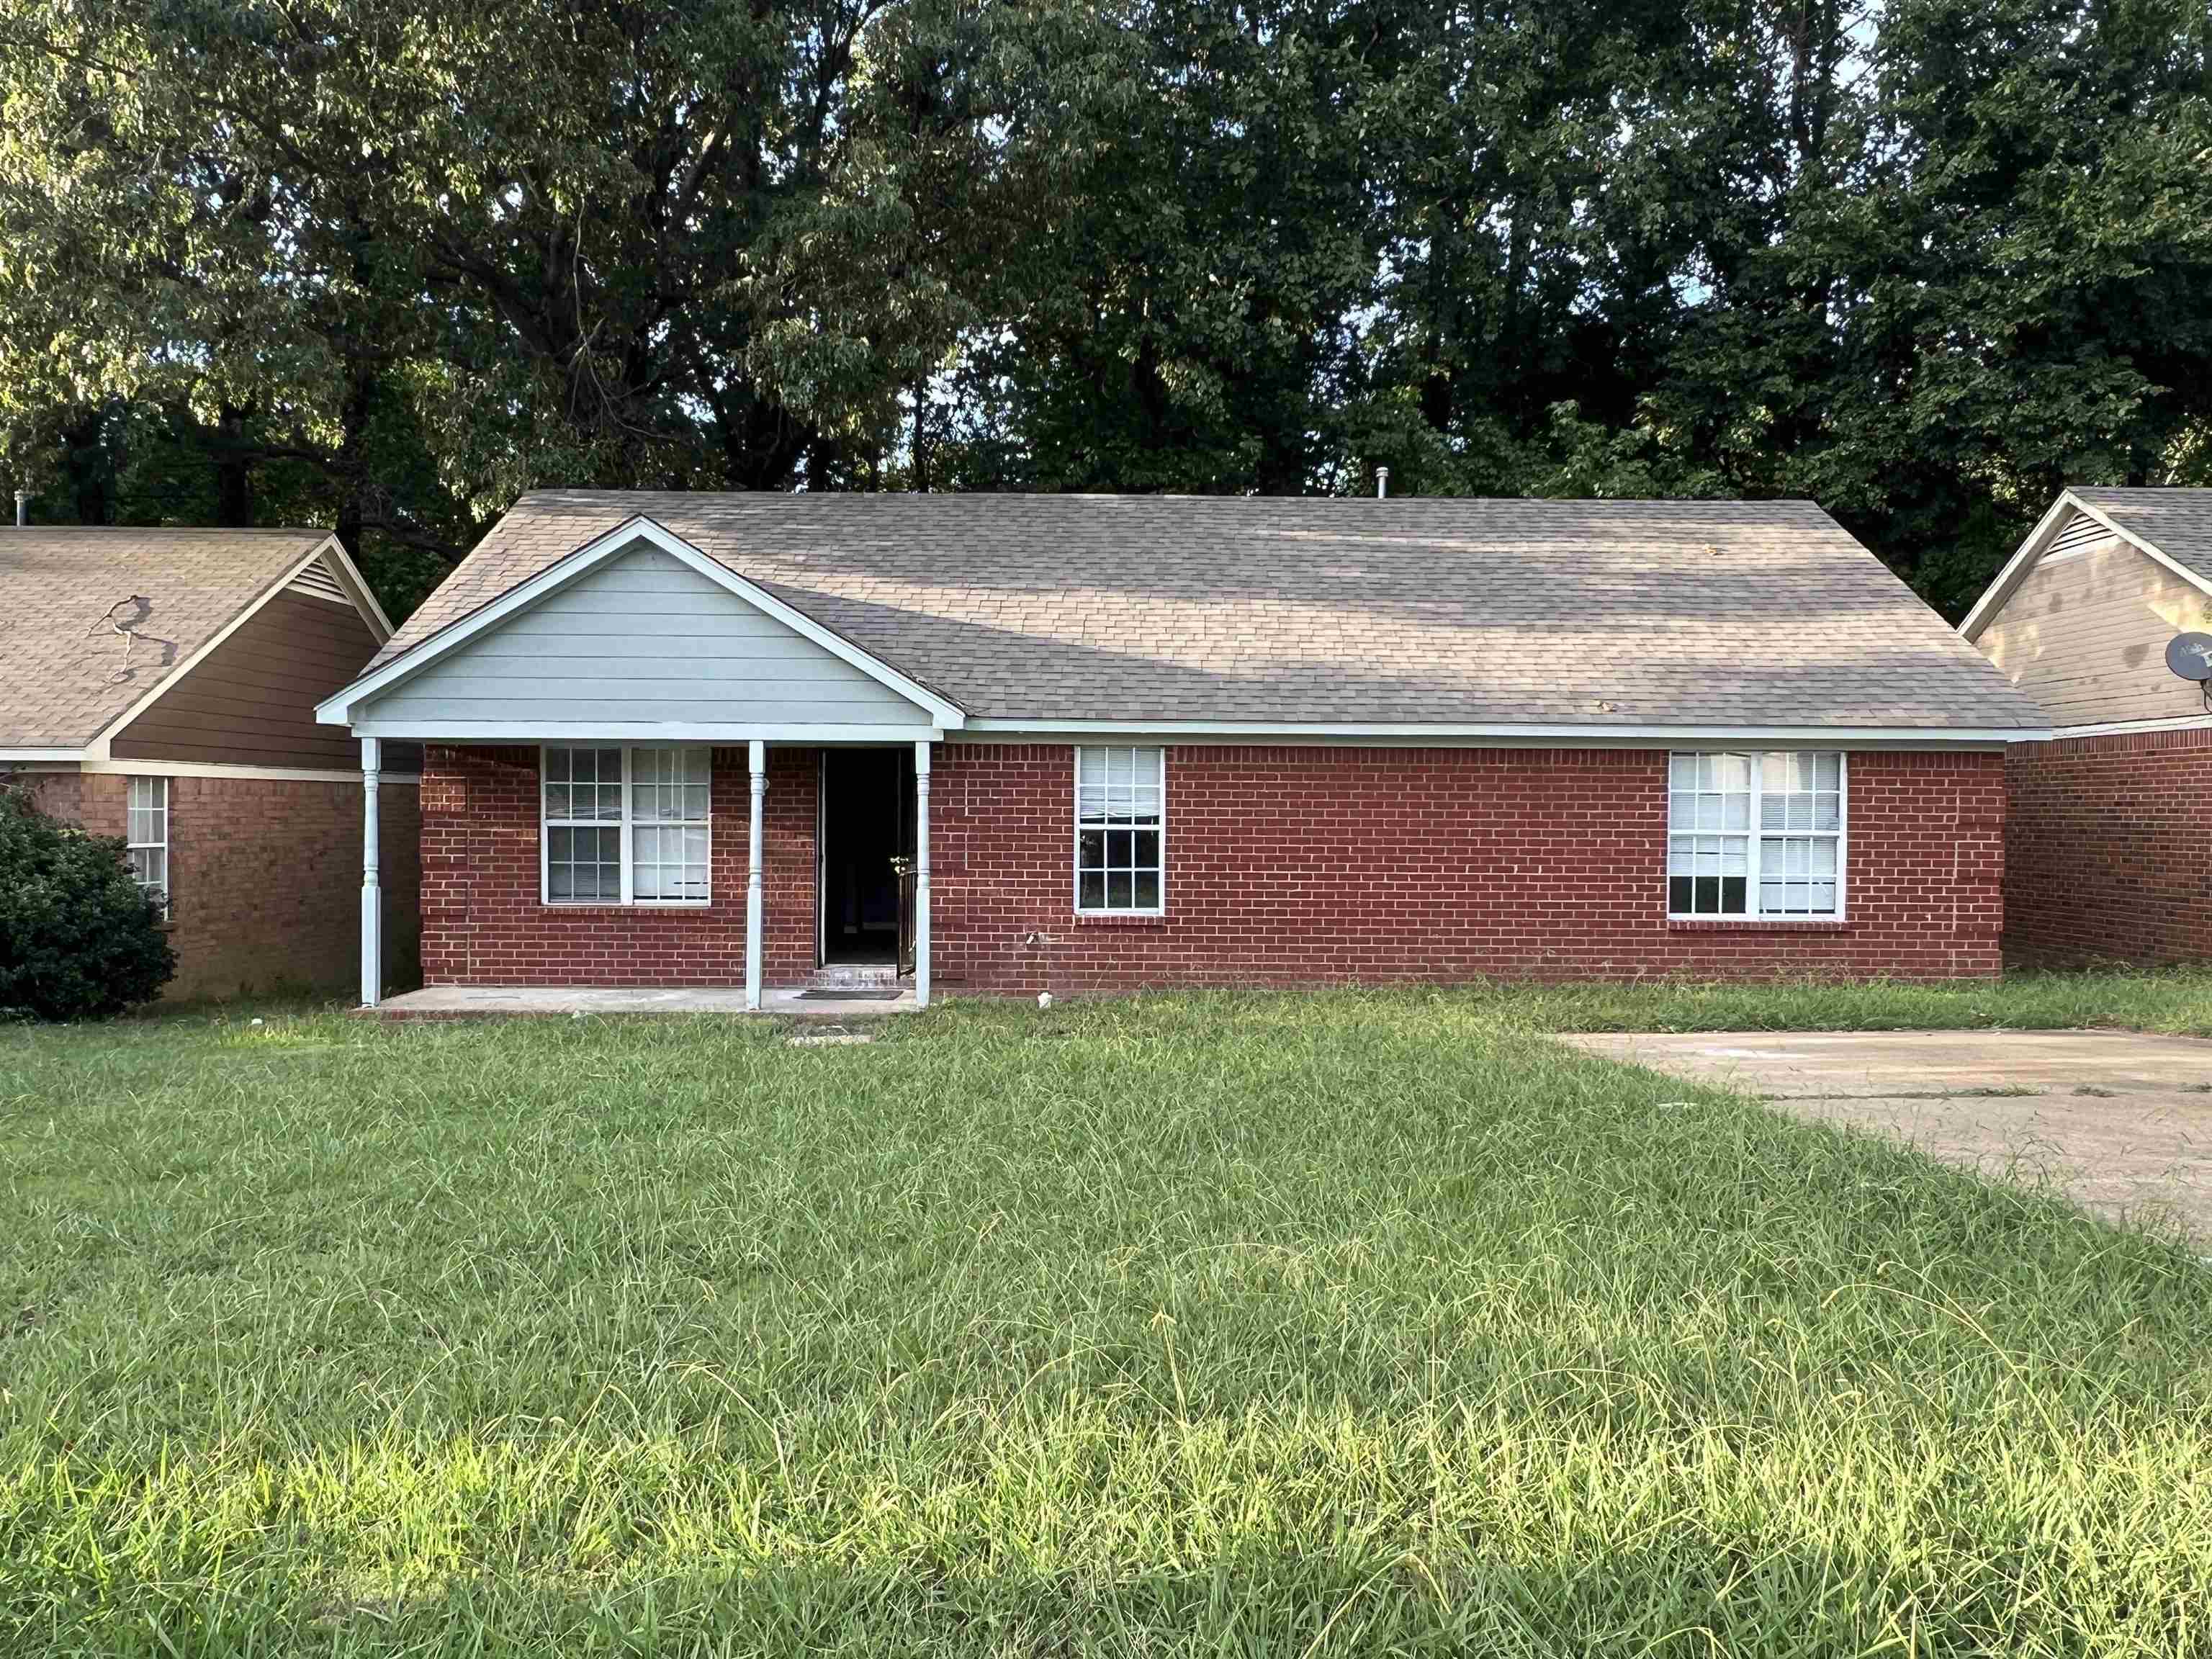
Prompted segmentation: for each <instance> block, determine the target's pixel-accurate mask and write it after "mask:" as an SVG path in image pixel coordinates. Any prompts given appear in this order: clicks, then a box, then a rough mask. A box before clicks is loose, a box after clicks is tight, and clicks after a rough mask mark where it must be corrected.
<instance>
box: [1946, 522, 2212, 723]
mask: <svg viewBox="0 0 2212 1659" xmlns="http://www.w3.org/2000/svg"><path fill="white" fill-rule="evenodd" d="M2069 532H2070V534H2069ZM2069 532H2062V533H2061V535H2060V537H2059V538H2057V541H2056V543H2055V544H2054V546H2053V548H2052V550H2051V552H2049V553H2047V554H2045V556H2044V557H2043V559H2042V560H2041V562H2039V563H2038V564H2037V565H2036V567H2035V568H2034V569H2033V570H2031V571H2030V572H2028V574H2027V576H2026V577H2025V578H2023V579H2022V580H2021V583H2020V585H2019V586H2017V587H2016V588H2015V589H2014V591H2013V593H2012V597H2011V598H2010V599H2008V600H2006V601H2005V603H2004V605H2003V606H2002V609H2000V610H1999V611H1997V612H1996V614H1995V615H1994V616H1993V617H1990V619H1989V620H1988V621H1987V622H1986V623H1984V626H1983V629H1982V631H1981V635H1980V639H1979V641H1978V642H1979V644H1980V645H1981V647H1982V649H1983V650H1984V651H1985V652H1986V653H1988V654H1989V658H1990V661H1992V662H1994V663H1995V664H1996V665H1997V666H1998V667H1999V668H2001V669H2002V670H2003V671H2004V674H2005V678H2008V679H2009V680H2010V681H2011V682H2012V683H2013V684H2015V685H2017V686H2018V687H2020V689H2021V690H2023V691H2025V692H2027V694H2028V695H2029V696H2032V697H2033V698H2034V699H2035V700H2036V701H2037V702H2039V703H2041V704H2042V705H2043V707H2044V709H2045V712H2046V713H2047V714H2049V715H2050V716H2051V723H2052V724H2053V725H2054V726H2095V725H2104V724H2109V723H2112V722H2116V721H2121V720H2179V719H2184V718H2186V717H2187V716H2190V715H2192V714H2203V712H2204V707H2203V702H2202V700H2201V699H2200V697H2199V696H2198V694H2197V688H2196V687H2195V686H2194V685H2191V684H2189V683H2188V682H2187V681H2186V680H2182V679H2178V678H2175V676H2174V674H2173V672H2172V671H2171V670H2170V669H2168V668H2167V667H2166V642H2167V641H2170V640H2172V637H2173V636H2174V635H2176V634H2179V633H2181V632H2183V631H2184V630H2185V629H2192V628H2206V627H2212V594H2207V593H2206V592H2204V591H2203V589H2202V588H2199V587H2197V586H2195V585H2194V584H2192V583H2191V582H2189V581H2186V580H2184V579H2183V578H2181V577H2180V576H2179V575H2176V574H2174V573H2173V572H2172V570H2171V569H2169V568H2166V567H2165V566H2163V565H2160V563H2158V562H2156V561H2155V560H2154V559H2152V558H2151V557H2150V556H2148V554H2146V553H2144V552H2143V551H2142V550H2141V549H2140V548H2137V547H2136V546H2135V545H2133V544H2130V543H2129V542H2126V541H2124V540H2122V539H2121V538H2119V537H2118V536H2116V535H2114V534H2113V533H2112V532H2111V531H2109V530H2106V528H2105V527H2104V526H2102V525H2100V524H2099V523H2098V522H2097V521H2096V520H2094V519H2091V518H2089V517H2088V516H2087V514H2076V515H2075V524H2074V525H2073V526H2069Z"/></svg>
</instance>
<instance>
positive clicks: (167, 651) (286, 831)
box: [0, 526, 416, 1000]
mask: <svg viewBox="0 0 2212 1659" xmlns="http://www.w3.org/2000/svg"><path fill="white" fill-rule="evenodd" d="M391 632H392V628H391V624H390V623H388V622H386V620H385V617H384V614H383V612H382V611H380V610H379V609H378V607H377V604H376V600H375V599H374V596H373V595H371V594H370V592H368V588H367V587H366V586H364V585H363V584H362V580H361V576H360V574H359V573H358V572H357V571H356V570H355V569H354V568H353V565H352V563H351V562H350V561H349V560H348V559H347V557H346V555H345V551H344V550H343V548H342V547H341V546H340V545H339V544H338V543H337V540H336V539H335V538H332V537H331V535H330V534H329V533H328V532H325V531H315V530H160V529H149V530H109V529H88V528H82V529H81V528H67V529H62V528H45V527H37V528H22V527H20V526H19V527H17V528H15V529H0V787H17V788H24V789H27V790H29V791H30V792H31V793H33V796H34V798H35V799H37V800H38V801H39V803H40V805H41V806H42V807H43V808H45V810H46V811H48V812H50V813H52V814H53V815H55V816H58V817H64V818H67V819H70V820H71V821H74V822H76V823H82V824H83V825H84V826H85V827H86V828H87V829H93V830H96V831H98V832H99V833H100V834H102V835H108V836H121V837H124V838H125V840H126V841H127V842H129V843H130V851H129V857H130V860H131V866H132V868H133V870H134V872H136V873H137V877H138V879H139V883H140V884H141V885H142V886H143V887H145V888H146V889H147V890H149V891H150V892H155V893H158V894H159V895H160V896H161V897H162V899H163V901H164V902H165V904H166V906H167V911H168V917H169V921H168V926H169V928H170V942H171V943H172V945H173V946H174V947H175V950H176V954H177V973H176V977H175V978H174V979H173V980H172V981H170V983H169V986H168V988H167V992H166V993H165V995H166V996H167V997H168V998H170V999H172V1000H185V999H194V998H202V997H222V996H229V995H234V994H239V993H241V992H246V991H253V990H266V989H270V988H272V987H336V986H338V985H350V984H351V983H353V982H354V978H355V972H356V963H357V961H358V958H359V941H360V936H361V890H362V817H363V813H362V799H363V784H362V774H361V769H360V767H359V764H358V762H357V758H356V750H355V748H354V745H353V744H351V743H350V742H349V741H348V740H347V739H346V738H344V737H343V735H342V734H339V733H337V732H331V731H330V730H329V729H328V728H327V727H325V726H318V725H317V724H316V723H315V719H314V704H315V701H316V699H318V698H319V697H322V696H328V695H329V694H330V692H331V691H332V690H336V689H337V688H338V687H340V686H342V685H343V684H345V683H346V682H347V681H348V680H349V679H351V678H353V676H354V675H356V673H358V672H359V671H361V668H362V665H363V664H364V663H365V662H367V661H368V659H369V657H370V656H371V655H373V654H374V652H375V651H376V649H377V647H379V646H380V645H381V644H382V643H383V642H384V641H386V639H387V638H389V637H390V635H391ZM413 769H414V763H412V762H411V761H410V762H409V763H407V765H406V766H405V767H404V769H403V770H395V771H393V772H392V773H388V774H386V777H385V779H384V780H383V781H382V782H381V783H380V801H381V809H382V810H381V817H382V820H383V824H384V828H385V831H386V833H385V835H384V837H383V844H384V848H385V856H386V861H387V865H388V867H389V873H388V875H387V878H386V879H387V881H388V883H389V884H390V885H391V888H392V895H391V899H392V903H391V910H392V914H391V915H388V916H387V917H386V921H385V927H386V933H387V934H388V936H389V938H390V939H391V941H392V946H391V950H392V957H393V960H394V961H395V963H397V967H398V971H399V972H401V973H411V972H412V971H413V968H412V958H413V956H414V939H415V934H416V890H415V873H414V858H415V833H414V826H415V817H416V801H415V794H416V788H415V780H414V778H413V776H412V775H411V773H412V771H413Z"/></svg>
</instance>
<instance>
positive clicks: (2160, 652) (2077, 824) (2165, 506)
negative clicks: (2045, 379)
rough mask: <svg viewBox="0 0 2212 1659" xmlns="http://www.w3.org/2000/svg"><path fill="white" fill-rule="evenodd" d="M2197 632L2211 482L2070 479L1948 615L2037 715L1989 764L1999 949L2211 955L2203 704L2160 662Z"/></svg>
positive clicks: (2145, 959)
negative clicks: (1994, 780) (1999, 830)
mask: <svg viewBox="0 0 2212 1659" xmlns="http://www.w3.org/2000/svg"><path fill="white" fill-rule="evenodd" d="M2204 629H2212V489H2069V490H2068V491H2066V492H2065V493H2064V494H2063V495H2061V496H2060V497H2059V498H2058V500H2057V501H2056V502H2054V503H2053V504H2052V505H2051V510H2050V511H2049V512H2048V513H2045V514H2044V516H2043V519H2042V520H2041V522H2040V523H2039V524H2038V525H2037V526H2036V527H2035V529H2034V530H2033V532H2031V533H2030V534H2029V536H2028V538H2027V540H2026V541H2024V542H2022V543H2021V546H2020V550H2019V551H2018V552H2016V553H2015V554H2014V556H2013V557H2012V559H2011V560H2010V561H2009V562H2008V563H2007V564H2006V566H2005V568H2003V570H2002V571H2001V572H1999V573H1998V575H1997V578H1996V580H1995V581H1993V582H1992V583H1990V587H1989V591H1988V592H1985V593H1984V594H1983V595H1982V597H1981V599H1979V600H1978V602H1977V603H1976V604H1975V605H1974V608H1973V610H1972V611H1971V612H1970V613H1969V614H1968V615H1967V617H1966V621H1965V622H1963V623H1960V633H1961V634H1963V635H1965V636H1966V638H1967V639H1968V640H1970V641H1972V642H1973V643H1974V644H1975V645H1977V646H1978V647H1980V648H1981V650H1982V651H1983V652H1984V653H1986V654H1987V655H1988V657H1989V659H1990V661H1992V662H1994V663H1995V664H1996V665H1997V666H1998V667H1999V668H2000V669H2002V671H2004V674H2005V678H2008V679H2009V680H2010V681H2011V682H2012V683H2013V684H2015V685H2016V686H2018V687H2019V688H2020V689H2021V690H2022V691H2024V692H2027V694H2028V695H2030V696H2033V697H2034V698H2035V700H2036V701H2037V702H2039V703H2040V704H2041V705H2042V706H2043V708H2044V710H2045V713H2047V714H2049V715H2050V717H2051V728H2052V729H2051V736H2050V738H2049V740H2047V741H2045V742H2040V743H2028V744H2017V745H2015V747H2014V748H2013V749H2012V750H2010V751H2009V753H2008V756H2007V757H2006V762H2005V772H2006V781H2007V787H2008V795H2009V797H2010V806H2009V811H2008V817H2007V821H2006V836H2005V871H2006V892H2005V945H2006V948H2007V951H2008V953H2009V954H2011V955H2012V956H2014V957H2016V958H2018V959H2021V960H2023V961H2033V962H2039V963H2053V964H2060V965H2063V964H2067V963H2081V962H2087V961H2097V960H2108V961H2115V962H2128V963H2141V964H2144V965H2156V964H2160V963H2172V962H2184V961H2192V960H2204V959H2208V958H2212V819H2208V817H2207V815H2206V812H2205V810H2204V808H2205V801H2206V799H2207V795H2206V793H2204V792H2205V787H2206V786H2207V785H2208V784H2212V712H2208V708H2212V704H2208V702H2207V699H2206V695H2205V693H2204V691H2203V690H2202V689H2201V688H2200V687H2199V686H2198V685H2197V684H2193V683H2192V682H2191V681H2189V680H2186V679H2183V678H2179V677H2178V676H2177V675H2175V674H2174V673H2173V672H2172V671H2171V670H2170V669H2169V668H2167V666H2166V647H2167V645H2168V644H2169V643H2170V642H2171V641H2172V639H2173V638H2174V636H2175V635H2178V634H2181V633H2186V632H2195V631H2203V630H2204Z"/></svg>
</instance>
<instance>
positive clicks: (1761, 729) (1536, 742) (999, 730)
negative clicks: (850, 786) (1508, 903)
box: [951, 720, 2051, 749]
mask: <svg viewBox="0 0 2212 1659" xmlns="http://www.w3.org/2000/svg"><path fill="white" fill-rule="evenodd" d="M2050 735H2051V733H2050V732H2049V730H2048V729H2047V728H2045V727H2042V726H2018V727H2015V726H1986V727H1984V726H1573V725H1546V726H1537V725H1529V726H1515V725H1504V724H1483V725H1455V724H1449V723H1445V722H1441V721H1440V722H1438V723H1437V724H1434V725H1425V724H1411V723H1385V724H1370V723H1365V722H1357V721H1347V722H1296V721H1284V722H1263V721H1256V720H969V722H968V724H967V726H965V727H963V728H962V730H961V732H960V734H959V736H958V737H957V738H952V739H951V741H955V742H978V743H982V742H993V743H995V742H1009V741H1010V742H1023V741H1032V742H1040V743H1042V742H1065V741H1066V740H1067V739H1068V738H1073V737H1085V738H1090V737H1096V738H1102V739H1103V738H1162V737H1175V738H1202V739H1206V740H1209V741H1213V742H1219V743H1275V742H1284V741H1291V742H1304V743H1369V744H1383V745H1386V746H1389V747H1394V748H1418V747H1420V746H1422V745H1424V744H1449V745H1482V746H1486V747H1492V748H1512V747H1534V748H1553V747H1558V746H1560V745H1563V744H1564V745H1567V746H1571V747H1576V748H1639V747H1644V746H1647V745H1648V746H1654V747H1664V746H1668V745H1671V744H1681V743H1717V744H1731V743H1788V744H1797V745H1799V746H1801V747H1802V746H1804V745H1807V744H1810V745H1813V746H1814V747H1820V746H1826V747H1829V748H1843V747H1851V748H1866V747H1869V746H1875V747H1889V748H1918V749H1958V748H1968V747H1972V748H1992V747H1998V746H2002V744H2008V743H2033V742H2038V741H2040V740H2041V739H2043V738H2047V737H2049V736H2050Z"/></svg>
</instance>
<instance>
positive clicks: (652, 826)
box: [538, 744, 713, 904]
mask: <svg viewBox="0 0 2212 1659" xmlns="http://www.w3.org/2000/svg"><path fill="white" fill-rule="evenodd" d="M538 780H539V782H538V792H539V793H538V807H539V811H538V819H539V828H538V850H539V859H540V862H541V865H542V886H541V892H542V896H543V897H544V902H546V903H548V904H704V903H706V902H708V900H709V899H710V898H711V897H712V896H713V885H712V881H711V878H710V874H709V858H708V854H709V852H710V851H711V848H712V844H713V840H712V838H713V822H712V818H713V815H712V811H711V809H710V804H709V798H710V795H711V793H712V791H711V788H710V785H711V783H712V781H713V759H712V756H711V753H710V751H708V750H705V749H695V748H659V747H656V748H625V747H623V746H620V745H617V744H547V745H546V746H545V748H544V751H543V760H542V764H541V765H540V766H539V768H538Z"/></svg>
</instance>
